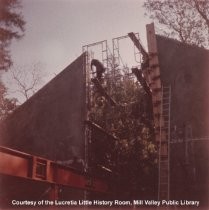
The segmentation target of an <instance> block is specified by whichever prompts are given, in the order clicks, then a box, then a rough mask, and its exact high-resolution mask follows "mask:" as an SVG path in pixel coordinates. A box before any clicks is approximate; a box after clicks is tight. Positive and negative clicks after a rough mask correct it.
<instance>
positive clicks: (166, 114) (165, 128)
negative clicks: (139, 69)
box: [158, 86, 171, 200]
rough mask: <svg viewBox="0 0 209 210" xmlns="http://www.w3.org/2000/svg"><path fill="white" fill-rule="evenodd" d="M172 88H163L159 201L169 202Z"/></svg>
mask: <svg viewBox="0 0 209 210" xmlns="http://www.w3.org/2000/svg"><path fill="white" fill-rule="evenodd" d="M170 104H171V87H170V86H163V87H162V103H161V118H160V121H161V122H160V137H161V138H160V142H159V177H158V181H159V182H158V200H169V197H170V174H169V172H170V164H169V163H170V159H169V158H170V157H169V156H170V155H169V152H170V148H169V147H170V146H169V145H170V106H171V105H170Z"/></svg>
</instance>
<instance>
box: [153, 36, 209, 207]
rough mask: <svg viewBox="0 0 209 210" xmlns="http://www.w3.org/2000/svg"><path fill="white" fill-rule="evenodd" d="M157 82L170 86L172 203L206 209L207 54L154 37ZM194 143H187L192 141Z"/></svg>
mask: <svg viewBox="0 0 209 210" xmlns="http://www.w3.org/2000/svg"><path fill="white" fill-rule="evenodd" d="M157 47H158V56H159V63H160V73H161V81H162V84H163V85H171V141H173V143H172V144H171V145H170V148H171V150H170V180H171V198H172V199H190V200H199V201H200V202H201V205H205V206H206V205H209V203H208V196H209V190H208V185H209V180H208V177H209V140H207V139H205V140H204V139H202V140H198V139H200V138H202V137H205V136H209V82H208V80H209V51H208V50H205V49H203V48H198V47H196V46H190V45H186V44H183V43H180V42H178V41H176V40H172V39H168V38H165V37H161V36H157ZM194 138H196V139H197V140H196V141H187V140H188V139H190V140H191V139H194Z"/></svg>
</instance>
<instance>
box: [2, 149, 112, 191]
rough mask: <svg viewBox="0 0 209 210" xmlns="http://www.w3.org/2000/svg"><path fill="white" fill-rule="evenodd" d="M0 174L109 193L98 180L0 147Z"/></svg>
mask: <svg viewBox="0 0 209 210" xmlns="http://www.w3.org/2000/svg"><path fill="white" fill-rule="evenodd" d="M0 174H4V175H10V176H16V177H22V178H26V179H31V180H35V181H43V182H47V183H54V184H57V185H64V186H68V187H72V188H78V189H83V190H89V191H95V192H100V193H110V187H109V186H110V185H109V183H107V182H105V181H104V180H102V179H100V178H94V177H90V176H89V175H88V174H86V173H81V172H78V171H76V170H74V169H72V168H69V167H66V166H62V165H60V164H57V163H56V162H53V161H51V160H47V159H44V158H40V157H37V156H33V155H29V154H26V153H22V152H19V151H17V150H12V149H9V148H6V147H0Z"/></svg>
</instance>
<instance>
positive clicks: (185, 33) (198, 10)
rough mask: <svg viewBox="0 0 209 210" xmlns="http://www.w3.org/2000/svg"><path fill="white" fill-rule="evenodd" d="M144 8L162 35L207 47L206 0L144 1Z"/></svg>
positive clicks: (208, 18)
mask: <svg viewBox="0 0 209 210" xmlns="http://www.w3.org/2000/svg"><path fill="white" fill-rule="evenodd" d="M144 8H145V9H146V10H147V12H148V14H149V16H150V17H151V18H152V19H153V20H154V21H155V22H156V23H157V25H158V26H159V27H160V28H161V32H162V33H163V35H166V36H169V37H173V38H176V39H178V40H180V41H182V42H184V43H188V44H195V45H198V46H202V47H208V46H209V1H208V0H203V1H200V0H146V1H145V3H144Z"/></svg>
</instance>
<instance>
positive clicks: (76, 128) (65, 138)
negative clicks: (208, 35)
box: [0, 24, 209, 206]
mask: <svg viewBox="0 0 209 210" xmlns="http://www.w3.org/2000/svg"><path fill="white" fill-rule="evenodd" d="M126 38H127V39H130V42H131V43H133V45H134V46H135V50H136V51H135V55H139V56H140V57H141V61H140V62H139V65H138V66H134V65H133V66H134V68H133V66H131V68H132V72H133V73H131V72H130V71H128V74H129V75H130V77H133V79H134V80H136V81H138V83H140V85H141V87H142V88H143V89H144V91H145V92H146V93H147V95H150V107H151V111H150V112H151V114H150V120H151V121H152V122H153V124H152V125H154V126H153V129H154V133H155V142H156V145H157V148H158V177H156V178H157V179H156V180H158V181H157V182H158V183H157V185H158V187H157V191H156V193H155V194H153V199H159V200H162V199H164V200H169V199H175V200H180V199H190V200H199V201H200V203H201V205H203V206H206V205H207V206H208V196H209V189H208V185H209V181H208V177H209V155H208V154H209V153H208V150H209V127H208V126H209V108H208V107H209V100H208V98H209V87H208V86H209V83H208V76H209V71H208V67H209V51H208V50H205V49H203V48H199V47H196V46H190V45H186V44H183V43H181V42H178V41H176V40H173V39H169V38H166V37H163V36H159V35H156V34H155V30H154V25H153V24H150V25H147V45H148V51H146V50H145V49H144V48H143V47H142V45H141V43H140V40H139V37H138V35H137V34H134V33H129V34H128V35H126V36H124V37H119V38H115V39H113V50H112V56H110V52H109V51H110V50H109V48H108V46H107V41H102V42H97V43H94V44H90V45H86V46H84V47H83V53H82V55H81V56H80V57H78V58H77V59H76V60H75V61H74V62H73V63H71V64H70V65H69V66H68V67H66V68H65V69H64V70H63V71H62V72H61V73H60V74H59V75H57V76H56V77H55V78H54V79H52V80H51V81H50V82H49V83H48V84H46V85H45V86H44V87H43V88H42V89H41V90H39V91H38V92H37V93H36V94H35V95H34V96H32V97H31V98H30V99H29V100H28V101H26V102H25V103H24V104H23V105H21V106H20V107H18V108H17V109H16V110H15V111H14V112H13V113H12V114H11V115H10V116H8V118H7V119H6V120H5V121H4V122H3V123H2V124H1V130H0V131H1V133H0V135H1V148H0V156H1V160H0V173H1V186H2V193H1V200H0V202H1V203H2V204H5V205H9V204H10V200H12V199H30V200H32V199H33V200H40V199H43V198H48V199H52V200H53V199H61V200H67V199H68V200H69V199H71V200H72V199H98V198H102V199H114V198H119V197H118V194H117V192H118V191H120V192H123V190H124V189H123V188H121V187H119V186H120V183H117V182H116V181H117V180H118V178H117V177H118V174H117V173H114V171H111V170H110V169H109V168H108V167H107V165H106V162H105V158H104V157H105V155H106V153H107V152H108V151H110V150H111V149H112V148H114V142H115V141H117V140H118V137H117V136H115V135H114V134H113V133H111V132H109V131H107V130H106V129H104V128H103V127H102V126H101V125H98V124H97V123H96V122H94V121H92V120H91V117H90V116H91V109H92V107H91V106H92V97H93V91H94V90H95V88H96V89H97V90H99V92H100V94H101V95H102V96H103V97H104V98H105V99H106V100H107V101H108V102H109V103H110V104H111V106H115V104H116V103H117V101H115V100H114V98H112V97H111V96H110V94H109V93H108V90H107V89H104V88H103V87H102V85H101V83H102V82H101V80H100V79H101V77H100V76H99V75H98V72H96V73H97V75H96V76H95V72H92V69H91V60H92V59H94V58H96V52H94V53H92V49H93V48H94V47H95V46H96V47H97V46H100V47H101V52H100V53H101V57H99V60H100V61H101V62H102V64H103V66H104V67H105V69H106V75H107V76H108V73H109V71H110V69H111V62H109V61H110V57H111V59H113V58H114V61H115V62H119V60H120V47H119V41H122V40H123V39H126ZM112 79H115V78H112ZM114 82H115V81H112V83H114ZM110 85H111V83H110ZM98 141H99V142H100V145H99V146H98V145H96V143H95V144H93V143H94V142H98ZM92 142H93V143H92ZM92 145H96V146H92ZM92 148H93V149H92ZM112 153H114V151H112ZM92 156H95V157H96V158H97V157H98V156H99V158H98V160H99V161H98V162H96V165H97V166H98V165H100V166H101V167H100V169H97V170H96V169H95V168H96V166H95V162H92ZM96 158H94V160H95V159H96ZM94 166H95V167H94ZM90 169H91V170H90ZM138 178H139V179H140V174H138ZM20 186H21V187H20ZM21 190H22V191H21ZM126 190H127V188H126ZM116 194H117V195H116ZM120 194H122V195H123V194H124V196H121V199H124V198H126V197H125V196H126V194H125V193H120ZM21 196H22V197H21ZM138 196H140V195H138ZM128 198H130V197H128ZM126 199H127V198H126ZM139 199H140V198H139Z"/></svg>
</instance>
